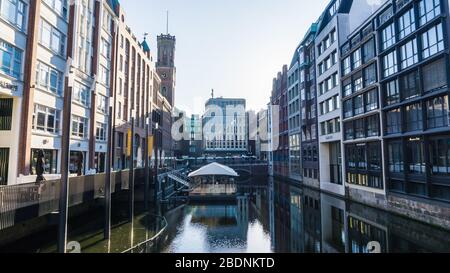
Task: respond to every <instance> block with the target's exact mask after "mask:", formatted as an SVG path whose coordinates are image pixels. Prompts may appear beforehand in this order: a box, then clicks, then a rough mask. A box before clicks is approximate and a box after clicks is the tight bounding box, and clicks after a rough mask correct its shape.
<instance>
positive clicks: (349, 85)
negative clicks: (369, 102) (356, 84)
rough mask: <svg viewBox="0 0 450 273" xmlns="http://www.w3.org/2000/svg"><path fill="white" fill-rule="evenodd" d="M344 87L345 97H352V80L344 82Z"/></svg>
mask: <svg viewBox="0 0 450 273" xmlns="http://www.w3.org/2000/svg"><path fill="white" fill-rule="evenodd" d="M343 85H344V90H343V91H344V97H347V96H350V95H351V94H352V83H351V81H350V80H346V81H344V82H343Z"/></svg>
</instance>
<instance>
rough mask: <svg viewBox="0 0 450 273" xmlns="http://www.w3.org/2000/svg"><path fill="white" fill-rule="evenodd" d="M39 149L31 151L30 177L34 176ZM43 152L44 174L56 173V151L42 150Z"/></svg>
mask: <svg viewBox="0 0 450 273" xmlns="http://www.w3.org/2000/svg"><path fill="white" fill-rule="evenodd" d="M39 151H40V150H39V149H32V150H31V175H36V174H37V173H36V166H37V160H38V155H39ZM42 151H43V152H44V173H46V174H57V173H58V169H57V168H58V150H42Z"/></svg>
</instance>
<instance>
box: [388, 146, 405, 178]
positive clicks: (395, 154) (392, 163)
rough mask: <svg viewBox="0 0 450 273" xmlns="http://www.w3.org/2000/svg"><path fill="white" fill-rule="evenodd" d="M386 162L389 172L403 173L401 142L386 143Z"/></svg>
mask: <svg viewBox="0 0 450 273" xmlns="http://www.w3.org/2000/svg"><path fill="white" fill-rule="evenodd" d="M388 154H389V159H388V161H389V162H388V164H389V172H390V173H403V171H404V162H403V146H402V143H401V142H390V143H388Z"/></svg>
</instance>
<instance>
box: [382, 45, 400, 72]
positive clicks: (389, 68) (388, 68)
mask: <svg viewBox="0 0 450 273" xmlns="http://www.w3.org/2000/svg"><path fill="white" fill-rule="evenodd" d="M395 53H396V52H395V51H392V52H391V53H389V54H387V55H386V56H384V57H383V69H384V71H383V75H384V77H385V78H386V77H389V76H391V75H393V74H395V73H397V71H398V68H397V56H396V54H395Z"/></svg>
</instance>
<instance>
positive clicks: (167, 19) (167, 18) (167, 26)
mask: <svg viewBox="0 0 450 273" xmlns="http://www.w3.org/2000/svg"><path fill="white" fill-rule="evenodd" d="M166 34H169V11H167V17H166Z"/></svg>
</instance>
